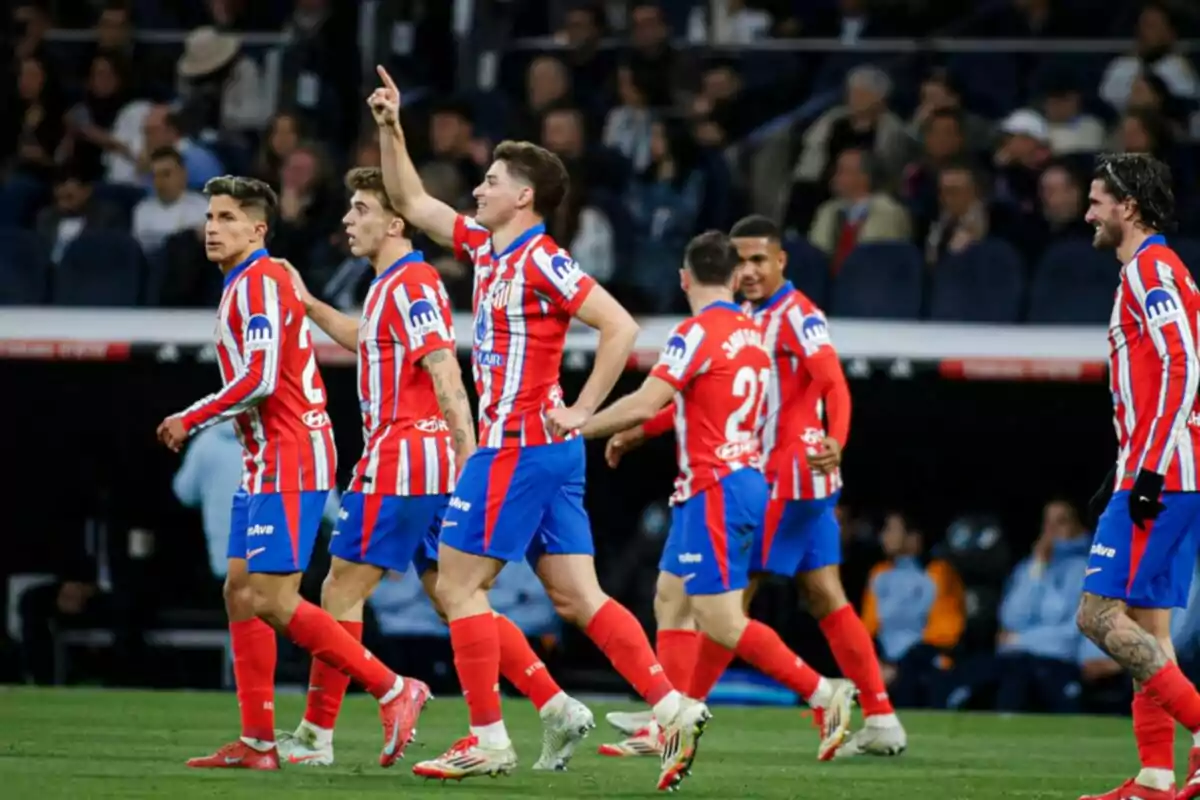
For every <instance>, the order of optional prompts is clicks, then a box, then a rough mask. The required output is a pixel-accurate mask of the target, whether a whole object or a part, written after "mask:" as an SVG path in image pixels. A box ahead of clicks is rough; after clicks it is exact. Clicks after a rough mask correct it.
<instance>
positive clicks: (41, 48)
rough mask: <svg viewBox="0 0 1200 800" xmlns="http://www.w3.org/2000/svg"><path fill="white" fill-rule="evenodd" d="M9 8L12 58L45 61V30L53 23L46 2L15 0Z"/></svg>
mask: <svg viewBox="0 0 1200 800" xmlns="http://www.w3.org/2000/svg"><path fill="white" fill-rule="evenodd" d="M10 8H12V21H13V39H14V41H15V45H14V47H13V53H12V55H13V59H14V60H15V61H24V60H25V59H28V58H36V59H38V60H40V61H42V62H43V63H45V60H46V41H45V39H46V32H47V31H48V30H50V28H51V26H52V25H53V21H52V20H51V19H50V12H49V11H48V10H47V9H46V4H45V3H43V2H38V1H37V0H17V2H15V3H14V4H13V5H12V6H10Z"/></svg>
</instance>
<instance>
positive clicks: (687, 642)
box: [654, 629, 703, 699]
mask: <svg viewBox="0 0 1200 800" xmlns="http://www.w3.org/2000/svg"><path fill="white" fill-rule="evenodd" d="M654 649H655V651H656V652H657V654H658V663H660V664H662V668H663V673H664V674H665V675H666V676H667V680H669V681H670V682H671V685H672V686H675V687H677V688H679V690H680V691H683V690H684V689H687V688H688V687H689V686H690V685H691V682H692V669H693V668H694V667H695V666H696V657H697V656H698V655H699V653H700V633H699V631H683V630H672V629H665V630H664V629H660V630H659V631H658V636H657V637H655V648H654ZM697 699H703V696H701V697H699V698H697Z"/></svg>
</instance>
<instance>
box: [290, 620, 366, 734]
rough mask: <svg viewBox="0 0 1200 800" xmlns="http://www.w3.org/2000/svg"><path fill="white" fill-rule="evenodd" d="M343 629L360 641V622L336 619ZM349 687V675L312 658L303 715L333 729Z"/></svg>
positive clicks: (317, 724) (361, 630) (314, 723)
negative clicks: (306, 701) (306, 700)
mask: <svg viewBox="0 0 1200 800" xmlns="http://www.w3.org/2000/svg"><path fill="white" fill-rule="evenodd" d="M338 624H339V625H341V626H342V627H343V628H344V629H345V630H346V633H348V634H350V635H351V636H353V637H354V641H356V642H361V641H362V635H363V624H362V623H361V622H341V621H339V622H338ZM349 687H350V676H349V675H347V674H346V673H344V672H342V671H341V670H338V669H335V668H333V667H331V666H329V665H328V664H326V663H325V662H324V661H322V660H321V659H319V658H314V659H313V660H312V668H311V670H310V671H309V675H308V703H307V705H306V706H305V708H304V719H305V721H307V722H311V723H312V724H313V725H316V726H317V727H318V728H328V729H330V730H333V726H334V725H335V724H337V718H338V712H339V711H341V709H342V698H344V697H345V696H346V689H348V688H349Z"/></svg>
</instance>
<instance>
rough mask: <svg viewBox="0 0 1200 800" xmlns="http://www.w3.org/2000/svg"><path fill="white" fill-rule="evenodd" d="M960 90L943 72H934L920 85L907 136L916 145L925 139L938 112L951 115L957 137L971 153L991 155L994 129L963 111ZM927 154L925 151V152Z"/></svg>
mask: <svg viewBox="0 0 1200 800" xmlns="http://www.w3.org/2000/svg"><path fill="white" fill-rule="evenodd" d="M962 95H963V90H962V87H961V86H959V85H958V82H957V81H955V79H954V76H953V75H951V74H950V73H949V72H948V71H947V70H945V69H942V68H939V69H935V70H933V71H932V72H930V74H929V75H928V76H927V77H926V78H925V80H923V81H922V82H921V90H920V94H919V98H920V102H919V103H918V105H917V110H916V111H915V112H913V117H912V121H911V122H909V124H908V135H909V136H910V137H911V138H912V139H913V141H914V142H917V143H920V142H921V141H922V138H923V137H925V136H927V135H928V130H929V122H930V120H931V119H932V118H933V117H934V116H935V115H937V114H938V113H939V112H943V111H953V112H956V116H957V119H958V123H959V131H960V135H961V137H962V139H963V141H964V142H967V143H968V144H967V147H968V148H969V149H970V150H971V152H972V153H990V152H992V139H993V138H994V137H995V126H994V125H993V124H992V123H991V122H990V121H989V120H987V119H984V118H983V117H981V116H979V115H978V114H973V113H971V112H969V111H967V110H966V109H965V108H963V104H962ZM926 151H928V148H926Z"/></svg>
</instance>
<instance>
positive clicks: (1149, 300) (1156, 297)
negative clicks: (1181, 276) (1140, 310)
mask: <svg viewBox="0 0 1200 800" xmlns="http://www.w3.org/2000/svg"><path fill="white" fill-rule="evenodd" d="M1182 316H1183V306H1182V305H1181V304H1180V302H1179V298H1177V297H1176V296H1175V295H1174V294H1172V293H1171V292H1169V291H1167V290H1166V289H1163V288H1162V287H1159V286H1156V287H1155V288H1153V289H1151V290H1150V291H1148V292H1146V319H1148V320H1150V324H1151V325H1154V326H1155V327H1158V326H1160V325H1166V324H1167V323H1168V322H1172V321H1174V320H1176V319H1179V318H1180V317H1182Z"/></svg>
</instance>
